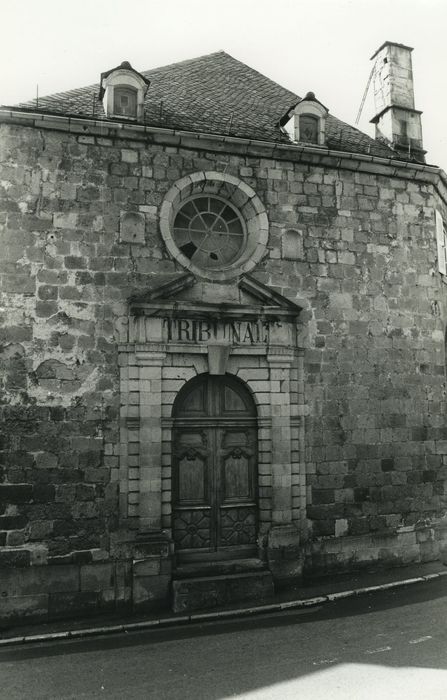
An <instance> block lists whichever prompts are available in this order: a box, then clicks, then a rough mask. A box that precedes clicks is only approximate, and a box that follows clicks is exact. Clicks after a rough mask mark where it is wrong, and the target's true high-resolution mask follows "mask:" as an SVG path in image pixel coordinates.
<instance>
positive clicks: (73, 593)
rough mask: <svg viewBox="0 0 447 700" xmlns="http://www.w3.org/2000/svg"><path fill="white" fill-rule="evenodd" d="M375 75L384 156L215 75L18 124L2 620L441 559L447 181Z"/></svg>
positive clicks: (0, 498)
mask: <svg viewBox="0 0 447 700" xmlns="http://www.w3.org/2000/svg"><path fill="white" fill-rule="evenodd" d="M373 60H374V62H375V63H374V71H375V72H374V81H373V86H374V92H375V98H376V115H375V117H374V118H373V120H372V121H373V122H374V123H375V125H376V138H375V139H373V138H370V137H368V136H366V135H365V134H363V133H361V132H360V131H358V130H357V129H355V128H353V127H351V126H349V125H348V124H345V123H343V122H341V121H339V120H338V119H337V118H335V117H334V116H333V115H332V114H331V108H332V106H331V105H329V106H325V105H323V103H322V102H320V101H319V100H318V99H317V98H316V97H315V95H314V94H313V93H312V92H308V93H307V94H306V97H305V98H304V99H300V98H299V97H298V96H297V95H294V94H293V93H291V92H290V91H288V90H286V89H284V88H282V87H281V86H279V85H277V84H276V83H274V82H272V81H271V80H269V79H268V78H266V77H264V76H262V75H260V74H259V73H257V72H256V71H254V70H252V69H251V68H249V67H248V66H245V65H244V64H243V63H240V62H239V61H237V60H236V59H234V58H232V57H231V56H229V55H227V54H226V53H224V52H218V53H215V54H210V55H208V56H203V57H201V58H198V59H193V60H190V61H185V62H182V63H177V64H173V65H171V66H166V67H164V68H158V69H154V70H150V71H146V72H144V73H139V72H138V71H136V70H135V69H134V68H132V67H131V66H130V64H129V63H127V62H123V63H122V64H121V65H119V66H117V68H115V69H112V70H110V71H105V72H103V73H102V74H101V84H100V86H93V87H87V88H81V89H77V90H71V91H69V92H66V93H59V94H57V95H52V96H49V97H39V100H38V101H32V102H27V103H23V104H20V105H16V106H13V107H9V106H5V107H3V108H2V109H1V111H0V167H1V177H0V192H1V198H2V199H1V207H0V238H1V241H2V247H1V251H2V253H1V258H0V279H1V286H0V306H1V308H0V316H1V328H0V334H1V343H0V365H1V375H0V376H1V382H0V387H1V405H0V421H1V429H2V430H1V433H2V436H1V442H0V456H1V462H0V570H1V576H0V618H1V619H2V620H7V619H17V618H23V617H29V618H32V617H34V618H39V617H40V618H57V617H63V616H65V617H68V616H74V615H77V614H79V615H80V614H85V613H86V612H87V611H92V610H95V611H100V610H115V609H119V608H124V609H132V610H139V609H150V608H161V607H163V606H165V607H168V606H171V607H172V608H173V609H174V610H177V611H179V610H193V609H201V608H206V607H212V606H215V605H220V604H224V603H227V602H229V601H232V600H241V599H249V598H261V597H263V596H266V595H270V594H271V593H272V591H273V590H278V589H280V588H282V587H285V586H289V585H298V584H300V582H302V581H303V580H304V581H307V582H308V581H310V580H311V579H312V577H313V576H317V575H322V574H331V573H334V572H352V571H355V570H358V569H361V568H365V567H379V566H389V565H396V564H401V565H405V564H409V563H414V562H426V561H431V560H435V559H437V558H439V557H440V556H442V555H443V551H444V548H445V543H446V534H447V530H446V527H447V517H446V513H447V492H446V488H447V426H446V424H445V415H446V396H445V381H446V359H445V337H446V322H447V307H446V303H447V297H446V279H447V278H446V247H447V246H446V228H445V224H444V222H445V221H446V217H447V209H446V201H447V178H446V175H445V173H444V172H443V171H442V170H441V169H440V168H438V167H437V166H434V165H429V164H427V163H426V162H425V151H424V149H423V143H422V129H421V117H420V115H421V113H420V112H419V111H418V110H416V109H415V106H414V96H413V78H412V70H411V49H410V48H409V47H407V46H404V45H401V44H395V43H392V42H386V43H385V44H384V45H383V46H382V47H381V48H380V49H379V50H378V52H376V54H375V55H374V56H373ZM303 80H304V78H303ZM190 95H194V100H191V99H189V97H188V96H190ZM322 98H323V100H324V97H323V96H322ZM334 109H335V105H334Z"/></svg>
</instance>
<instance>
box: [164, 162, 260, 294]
mask: <svg viewBox="0 0 447 700" xmlns="http://www.w3.org/2000/svg"><path fill="white" fill-rule="evenodd" d="M268 228H269V226H268V219H267V214H266V211H265V208H264V205H263V204H262V202H261V200H260V199H259V197H258V196H257V194H256V192H255V191H254V190H253V189H252V188H251V187H250V186H249V185H247V184H246V183H245V182H243V181H242V180H239V179H238V178H237V177H234V176H233V175H228V174H227V173H218V172H214V171H210V172H197V173H191V174H190V175H185V176H184V177H182V178H181V179H180V180H177V182H175V183H174V184H173V185H172V187H171V188H170V190H169V191H168V192H167V193H166V195H165V198H164V200H163V203H162V205H161V208H160V232H161V235H162V238H163V240H164V243H165V245H166V248H167V250H168V253H169V254H170V255H171V256H172V257H173V258H174V260H177V261H178V263H179V264H180V265H181V266H182V267H183V268H185V269H186V270H189V271H190V272H191V273H192V274H194V275H196V276H197V277H200V278H202V279H206V280H212V281H216V282H217V281H218V282H225V281H226V280H232V279H235V278H236V277H238V276H240V275H241V274H244V273H246V272H249V271H250V270H253V268H254V267H255V266H256V265H257V264H258V263H259V262H260V261H261V260H262V258H263V257H264V255H265V254H266V250H267V241H268Z"/></svg>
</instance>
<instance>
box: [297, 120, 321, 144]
mask: <svg viewBox="0 0 447 700" xmlns="http://www.w3.org/2000/svg"><path fill="white" fill-rule="evenodd" d="M299 119H300V141H306V142H307V143H318V122H319V119H318V117H315V116H313V115H312V114H301V115H300V118H299Z"/></svg>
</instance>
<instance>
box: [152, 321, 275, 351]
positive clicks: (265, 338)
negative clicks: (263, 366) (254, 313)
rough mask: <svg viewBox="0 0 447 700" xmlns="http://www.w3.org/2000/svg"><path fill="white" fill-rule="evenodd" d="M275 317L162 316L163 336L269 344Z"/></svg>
mask: <svg viewBox="0 0 447 700" xmlns="http://www.w3.org/2000/svg"><path fill="white" fill-rule="evenodd" d="M280 326H281V324H280V323H279V322H277V321H261V320H256V321H218V320H205V319H203V320H202V319H190V318H181V319H173V318H164V319H163V336H164V339H165V340H166V341H167V342H174V343H175V342H179V343H185V342H186V343H206V342H207V341H210V340H212V341H214V340H217V341H224V342H228V343H231V344H232V345H255V344H257V343H262V344H266V345H268V344H269V343H270V336H271V331H272V328H273V327H275V328H278V327H280Z"/></svg>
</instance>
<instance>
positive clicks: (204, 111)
mask: <svg viewBox="0 0 447 700" xmlns="http://www.w3.org/2000/svg"><path fill="white" fill-rule="evenodd" d="M142 75H144V77H146V78H148V79H150V81H151V85H150V88H149V90H148V93H147V96H146V102H145V119H144V121H145V123H146V124H147V125H148V126H154V127H157V126H160V127H164V128H172V129H181V130H187V131H197V132H204V133H210V134H211V133H212V134H222V135H230V136H236V137H241V138H248V139H256V140H258V141H284V140H287V137H286V136H285V135H284V133H283V131H282V130H281V129H280V127H279V121H280V120H281V118H282V117H283V116H284V115H285V114H286V112H287V111H288V110H290V109H291V108H292V107H293V106H294V105H295V104H296V103H297V102H298V101H299V100H300V98H299V96H298V95H295V94H294V93H293V92H290V91H289V90H286V89H285V88H283V87H282V86H281V85H278V83H275V82H274V81H272V80H270V79H269V78H267V77H266V76H264V75H262V74H261V73H258V71H256V70H254V69H253V68H250V67H249V66H247V65H245V64H244V63H241V62H240V61H238V60H237V59H235V58H233V57H232V56H230V55H229V54H227V53H225V52H224V51H218V52H217V53H212V54H208V55H206V56H200V57H198V58H194V59H190V60H187V61H181V62H180V63H173V64H171V65H168V66H163V67H161V68H154V69H152V70H148V71H144V72H143V73H142ZM98 92H99V86H98V85H90V86H88V87H83V88H78V89H75V90H69V91H67V92H60V93H56V94H53V95H49V96H47V97H40V98H39V105H38V111H39V112H46V113H54V114H64V115H67V116H68V115H70V116H72V115H73V116H81V117H88V118H92V117H94V118H95V119H106V116H105V114H104V110H103V107H102V103H101V102H99V101H98V99H97V96H98ZM15 108H20V109H32V110H33V111H36V102H35V100H33V101H30V102H22V103H20V104H19V105H16V106H15ZM327 146H328V147H329V148H333V149H336V150H339V151H346V152H350V153H362V154H368V155H376V156H383V157H388V158H389V157H395V158H396V157H397V156H396V153H395V152H394V151H393V150H392V149H391V148H389V147H388V146H386V145H385V144H383V143H381V142H379V141H376V140H375V139H372V138H370V137H369V136H367V135H366V134H364V133H362V132H361V131H359V130H358V129H356V128H354V127H352V126H350V125H349V124H346V123H344V122H342V121H340V120H339V119H337V118H336V117H334V116H332V115H329V116H328V118H327Z"/></svg>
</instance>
